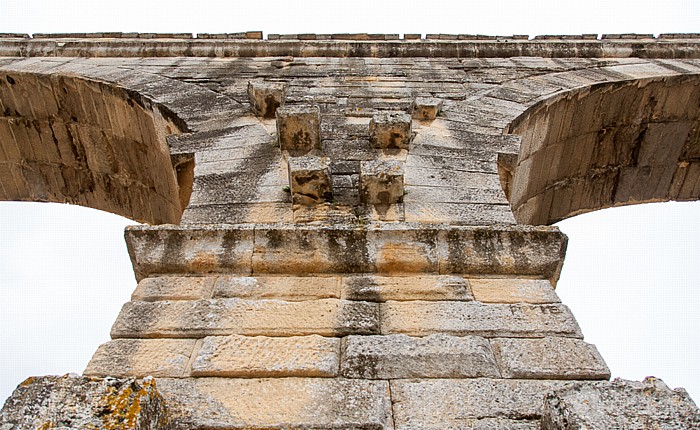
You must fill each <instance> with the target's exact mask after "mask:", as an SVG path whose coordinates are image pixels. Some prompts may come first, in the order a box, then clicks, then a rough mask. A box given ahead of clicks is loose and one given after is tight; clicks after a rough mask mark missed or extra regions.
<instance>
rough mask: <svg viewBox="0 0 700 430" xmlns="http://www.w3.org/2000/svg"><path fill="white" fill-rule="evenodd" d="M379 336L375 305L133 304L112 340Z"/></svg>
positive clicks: (340, 302)
mask: <svg viewBox="0 0 700 430" xmlns="http://www.w3.org/2000/svg"><path fill="white" fill-rule="evenodd" d="M280 321H284V324H281V323H280ZM378 332H379V309H378V305H377V304H376V303H367V302H353V301H347V300H338V299H323V300H309V301H303V302H284V301H281V300H244V299H212V300H197V301H191V302H187V301H164V302H128V303H126V304H125V305H124V307H123V308H122V310H121V312H120V313H119V316H117V320H116V322H115V323H114V325H113V326H112V338H161V337H171V338H198V337H205V336H222V335H230V334H241V335H246V336H305V335H310V334H319V335H321V336H343V335H348V334H375V333H378Z"/></svg>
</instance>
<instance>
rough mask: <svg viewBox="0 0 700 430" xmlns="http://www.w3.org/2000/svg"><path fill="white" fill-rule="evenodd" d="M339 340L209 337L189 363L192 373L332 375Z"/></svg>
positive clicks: (201, 374)
mask: <svg viewBox="0 0 700 430" xmlns="http://www.w3.org/2000/svg"><path fill="white" fill-rule="evenodd" d="M339 359H340V339H336V338H324V337H321V336H318V335H312V336H304V337H287V338H274V337H264V336H256V337H247V336H237V335H233V336H211V337H206V338H204V342H203V343H202V346H201V347H200V348H199V351H198V352H197V355H196V357H195V359H194V361H193V362H192V372H191V373H192V376H197V377H200V376H228V377H243V378H250V377H252V378H266V377H290V376H295V377H304V376H305V377H319V376H320V377H332V376H337V375H338V366H339V364H338V363H339Z"/></svg>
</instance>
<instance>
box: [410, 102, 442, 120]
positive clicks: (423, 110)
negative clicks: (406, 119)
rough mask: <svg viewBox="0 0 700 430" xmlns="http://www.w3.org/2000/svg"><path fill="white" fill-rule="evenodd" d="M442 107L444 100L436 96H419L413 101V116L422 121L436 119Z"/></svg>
mask: <svg viewBox="0 0 700 430" xmlns="http://www.w3.org/2000/svg"><path fill="white" fill-rule="evenodd" d="M440 109H442V100H441V99H438V98H434V97H418V98H416V100H415V101H414V102H413V118H415V119H417V120H422V121H430V120H433V119H435V117H436V116H437V114H438V113H439V112H440Z"/></svg>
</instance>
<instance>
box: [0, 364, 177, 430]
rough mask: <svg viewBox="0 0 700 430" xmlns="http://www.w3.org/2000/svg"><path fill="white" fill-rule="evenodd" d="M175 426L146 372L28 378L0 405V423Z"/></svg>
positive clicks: (5, 429) (8, 429)
mask: <svg viewBox="0 0 700 430" xmlns="http://www.w3.org/2000/svg"><path fill="white" fill-rule="evenodd" d="M54 428H55V429H98V428H99V429H121V430H150V429H162V430H175V429H176V427H175V426H174V425H173V423H172V422H171V420H170V418H169V416H168V411H167V409H166V405H165V402H164V400H163V398H162V397H161V395H160V393H159V392H158V390H157V389H156V383H155V381H154V380H153V379H151V378H149V379H146V380H143V381H134V380H133V379H115V378H105V379H99V378H87V377H81V376H78V375H75V374H70V375H65V376H43V377H39V378H35V377H32V378H27V379H26V380H25V381H24V382H22V383H21V384H20V385H19V387H17V389H16V390H15V391H14V392H13V393H12V396H11V397H10V398H8V399H7V401H6V402H5V406H4V407H3V408H2V411H0V429H2V430H35V429H42V430H43V429H47V430H48V429H54Z"/></svg>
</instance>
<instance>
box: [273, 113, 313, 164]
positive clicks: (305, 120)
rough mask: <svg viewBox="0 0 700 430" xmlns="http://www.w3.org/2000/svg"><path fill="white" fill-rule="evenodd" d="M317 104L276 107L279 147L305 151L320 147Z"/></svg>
mask: <svg viewBox="0 0 700 430" xmlns="http://www.w3.org/2000/svg"><path fill="white" fill-rule="evenodd" d="M319 127H320V113H319V109H318V106H284V107H281V108H279V109H277V136H278V139H279V143H280V148H282V149H283V150H286V151H294V152H298V153H302V154H304V153H307V152H309V151H311V150H312V149H316V148H320V147H321V139H320V136H319Z"/></svg>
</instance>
